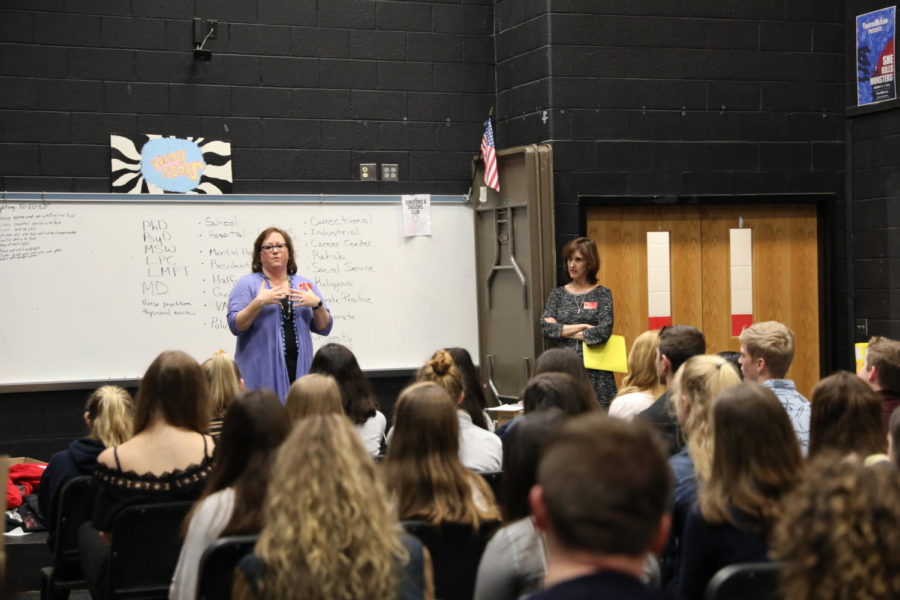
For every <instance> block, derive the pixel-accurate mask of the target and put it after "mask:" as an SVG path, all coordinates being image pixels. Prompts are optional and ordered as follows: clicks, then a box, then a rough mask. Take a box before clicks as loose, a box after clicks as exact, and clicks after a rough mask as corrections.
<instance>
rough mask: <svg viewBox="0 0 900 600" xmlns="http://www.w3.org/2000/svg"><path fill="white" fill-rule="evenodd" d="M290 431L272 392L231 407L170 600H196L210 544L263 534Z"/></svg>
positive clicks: (191, 521) (253, 393)
mask: <svg viewBox="0 0 900 600" xmlns="http://www.w3.org/2000/svg"><path fill="white" fill-rule="evenodd" d="M301 379H302V378H301ZM290 430H291V420H290V419H289V418H288V415H287V411H286V410H285V408H284V406H282V405H281V402H280V401H279V400H278V396H276V395H275V392H273V391H272V390H255V391H251V392H245V393H244V394H242V395H241V396H238V397H237V399H235V400H234V401H233V402H232V403H231V406H230V407H229V409H228V412H227V413H226V415H225V420H224V422H223V425H222V435H221V438H220V439H219V444H218V445H217V446H216V457H215V462H214V463H213V468H212V472H211V473H210V476H209V479H208V480H207V482H206V489H205V490H203V495H202V496H201V497H200V500H199V501H198V502H197V504H195V505H194V507H193V509H192V510H191V514H190V515H189V516H188V518H187V520H186V523H188V527H187V533H186V535H185V538H184V544H183V545H182V547H181V555H180V556H179V557H178V565H177V566H176V567H175V574H174V576H173V578H172V586H171V588H170V590H169V598H170V599H171V600H176V599H182V600H193V598H194V597H195V596H196V591H197V567H198V566H199V562H200V557H201V556H202V555H203V551H204V550H206V548H207V546H209V545H210V544H211V543H212V542H214V541H215V540H216V539H218V538H219V537H222V536H227V535H248V534H257V533H259V532H260V530H261V529H262V509H263V505H264V503H265V497H266V489H267V487H268V485H269V471H270V464H271V462H272V460H273V458H274V454H275V451H276V450H277V449H278V447H279V446H280V445H281V443H282V441H284V439H285V438H286V437H287V436H288V433H290Z"/></svg>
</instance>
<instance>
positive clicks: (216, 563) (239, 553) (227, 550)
mask: <svg viewBox="0 0 900 600" xmlns="http://www.w3.org/2000/svg"><path fill="white" fill-rule="evenodd" d="M258 539H259V536H258V535H236V536H233V537H223V538H219V539H218V540H216V541H215V542H213V543H212V544H210V545H209V547H208V548H207V549H206V550H205V551H204V552H203V556H201V557H200V567H199V570H198V572H197V600H220V599H228V598H231V586H232V583H234V569H235V567H237V564H238V563H239V562H240V560H241V559H242V558H244V557H245V556H246V555H248V554H250V553H251V552H253V547H254V546H255V545H256V540H258Z"/></svg>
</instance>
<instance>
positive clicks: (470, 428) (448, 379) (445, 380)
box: [391, 350, 503, 472]
mask: <svg viewBox="0 0 900 600" xmlns="http://www.w3.org/2000/svg"><path fill="white" fill-rule="evenodd" d="M416 381H420V382H422V381H431V382H434V383H437V384H438V385H439V386H441V387H442V388H443V389H444V390H445V391H446V392H447V394H448V395H449V396H450V398H451V399H452V400H453V401H454V403H456V406H457V407H459V405H460V403H461V402H462V401H463V400H464V399H465V383H464V382H463V377H462V372H460V370H459V369H458V368H457V366H456V364H455V363H454V362H453V357H451V356H450V353H449V352H447V351H446V350H438V351H437V352H435V353H434V356H432V357H431V360H429V361H428V362H426V363H425V365H424V366H422V368H420V369H419V372H418V373H417V374H416ZM456 416H457V419H458V421H459V427H458V430H459V458H460V460H461V461H462V463H463V465H464V466H465V467H466V468H468V469H472V470H474V471H482V472H488V471H499V470H500V468H501V466H502V463H503V442H501V441H500V438H499V437H497V436H496V435H494V434H493V433H491V432H490V431H487V430H485V429H481V428H480V427H476V426H475V424H474V423H472V417H471V416H470V415H469V413H467V412H466V411H465V410H463V409H461V408H458V410H457V411H456ZM391 443H393V442H391Z"/></svg>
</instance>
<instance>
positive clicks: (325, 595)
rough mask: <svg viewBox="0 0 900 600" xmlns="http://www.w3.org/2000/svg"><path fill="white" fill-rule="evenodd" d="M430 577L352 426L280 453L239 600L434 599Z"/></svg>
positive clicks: (331, 428) (297, 431) (315, 419)
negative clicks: (251, 599)
mask: <svg viewBox="0 0 900 600" xmlns="http://www.w3.org/2000/svg"><path fill="white" fill-rule="evenodd" d="M430 571H431V568H430V563H429V562H428V558H427V554H426V553H425V551H424V548H423V547H422V544H421V543H420V542H419V541H418V540H416V539H414V538H411V537H410V536H407V535H404V534H403V532H402V529H401V527H400V523H399V522H398V520H397V516H396V512H395V509H394V506H393V505H392V503H391V501H390V499H389V496H388V494H387V492H386V490H385V488H384V484H383V483H382V481H381V479H380V478H379V476H378V472H377V469H376V465H375V463H374V461H373V460H372V458H371V457H370V456H369V455H368V453H366V450H365V448H364V447H363V445H362V442H361V441H360V438H359V435H357V433H356V431H355V430H354V428H353V426H352V424H351V423H350V421H349V420H348V419H347V418H346V417H345V416H344V415H337V414H327V415H321V414H320V415H312V416H309V417H307V418H305V419H302V420H300V421H298V422H297V424H296V425H295V426H294V430H293V432H292V433H291V435H290V436H289V437H288V439H287V440H285V442H284V444H282V446H281V448H280V449H279V451H278V453H277V456H276V459H275V463H274V465H273V467H272V474H271V478H270V484H269V491H268V494H267V496H266V502H265V508H264V512H263V530H262V533H261V534H260V537H259V541H258V542H257V544H256V549H255V551H254V553H253V554H250V555H249V556H247V557H245V558H244V559H243V560H242V561H241V562H240V565H239V566H238V571H237V573H236V576H235V589H234V596H233V597H234V598H239V599H249V598H259V599H267V600H269V599H270V600H291V599H297V600H300V599H303V600H333V599H337V598H340V599H342V600H365V599H368V598H403V599H413V598H416V599H418V598H433V589H432V588H431V587H430V581H431V575H430Z"/></svg>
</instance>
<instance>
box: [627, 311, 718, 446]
mask: <svg viewBox="0 0 900 600" xmlns="http://www.w3.org/2000/svg"><path fill="white" fill-rule="evenodd" d="M704 352H706V338H704V337H703V333H702V332H701V331H700V330H699V329H697V328H696V327H691V326H690V325H672V326H671V327H663V328H662V329H660V330H659V348H658V349H657V351H656V376H657V377H658V378H659V383H660V384H662V385H664V386H666V389H667V391H666V392H665V393H663V394H662V395H661V396H660V397H659V398H657V399H656V401H655V402H654V403H653V404H651V405H650V408H648V409H647V410H645V411H643V412H642V413H640V416H641V418H642V419H644V420H645V421H646V422H647V423H650V425H652V426H653V427H655V428H656V430H657V431H659V433H660V434H661V435H662V436H663V439H664V440H665V441H666V443H667V444H668V447H669V456H672V455H673V454H676V453H678V452H679V451H681V449H682V448H684V439H683V437H682V433H681V429H680V428H679V427H678V422H677V421H676V420H675V417H674V415H673V412H672V410H671V402H670V401H669V390H671V387H672V382H673V381H674V379H675V373H677V372H678V369H679V368H680V367H681V365H682V364H684V362H685V361H686V360H687V359H689V358H691V357H692V356H697V355H698V354H703V353H704Z"/></svg>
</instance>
